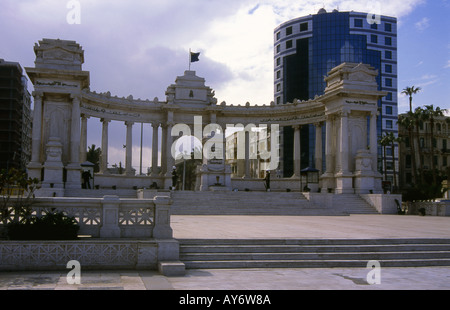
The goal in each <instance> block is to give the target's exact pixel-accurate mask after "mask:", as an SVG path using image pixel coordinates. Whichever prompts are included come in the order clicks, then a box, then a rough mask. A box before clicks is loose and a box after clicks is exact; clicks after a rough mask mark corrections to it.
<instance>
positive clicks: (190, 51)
mask: <svg viewBox="0 0 450 310" xmlns="http://www.w3.org/2000/svg"><path fill="white" fill-rule="evenodd" d="M189 71H191V49H189Z"/></svg>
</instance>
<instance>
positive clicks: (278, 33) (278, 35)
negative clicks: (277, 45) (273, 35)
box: [277, 31, 281, 41]
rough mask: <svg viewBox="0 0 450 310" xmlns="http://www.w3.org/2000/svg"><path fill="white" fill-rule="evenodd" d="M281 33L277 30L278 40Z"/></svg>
mask: <svg viewBox="0 0 450 310" xmlns="http://www.w3.org/2000/svg"><path fill="white" fill-rule="evenodd" d="M280 35H281V34H280V32H279V31H278V32H277V41H278V40H279V39H280Z"/></svg>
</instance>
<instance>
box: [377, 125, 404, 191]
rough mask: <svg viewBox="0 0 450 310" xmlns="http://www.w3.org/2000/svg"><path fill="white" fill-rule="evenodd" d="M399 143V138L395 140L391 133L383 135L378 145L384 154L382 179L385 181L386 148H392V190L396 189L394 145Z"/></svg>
mask: <svg viewBox="0 0 450 310" xmlns="http://www.w3.org/2000/svg"><path fill="white" fill-rule="evenodd" d="M400 141H401V138H397V137H396V136H395V135H394V133H393V132H390V133H387V134H385V135H384V136H383V137H382V138H381V140H380V144H381V145H382V146H383V152H384V178H385V179H387V169H386V147H387V146H391V148H392V170H393V173H394V189H397V178H396V174H397V172H396V169H395V143H398V142H400Z"/></svg>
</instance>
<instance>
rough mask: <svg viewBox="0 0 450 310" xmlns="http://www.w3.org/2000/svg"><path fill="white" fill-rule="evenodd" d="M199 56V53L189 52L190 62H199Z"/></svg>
mask: <svg viewBox="0 0 450 310" xmlns="http://www.w3.org/2000/svg"><path fill="white" fill-rule="evenodd" d="M199 56H200V53H193V52H191V62H196V61H199V60H200V59H199V58H198V57H199Z"/></svg>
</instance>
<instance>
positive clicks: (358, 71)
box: [348, 64, 376, 82]
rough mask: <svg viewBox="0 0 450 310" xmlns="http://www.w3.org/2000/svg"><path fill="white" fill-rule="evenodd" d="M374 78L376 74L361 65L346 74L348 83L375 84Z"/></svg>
mask: <svg viewBox="0 0 450 310" xmlns="http://www.w3.org/2000/svg"><path fill="white" fill-rule="evenodd" d="M375 78H376V74H374V71H373V70H370V69H369V68H368V67H367V65H363V64H358V65H357V66H356V67H354V68H353V69H351V70H350V72H349V73H348V80H349V81H359V82H376V79H375Z"/></svg>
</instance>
